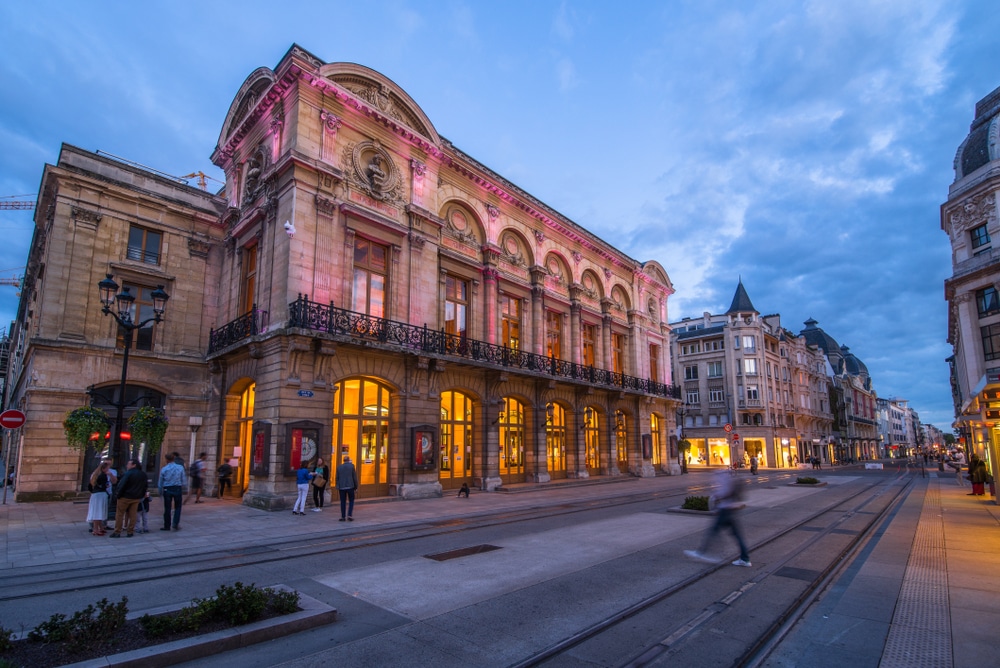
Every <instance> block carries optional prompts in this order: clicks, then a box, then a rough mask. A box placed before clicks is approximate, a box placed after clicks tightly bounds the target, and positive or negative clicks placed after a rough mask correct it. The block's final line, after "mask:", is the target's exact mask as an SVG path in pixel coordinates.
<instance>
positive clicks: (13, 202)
mask: <svg viewBox="0 0 1000 668" xmlns="http://www.w3.org/2000/svg"><path fill="white" fill-rule="evenodd" d="M22 197H32V198H33V197H34V195H7V196H5V197H0V210H3V211H17V210H27V209H34V208H35V200H34V199H20V198H22Z"/></svg>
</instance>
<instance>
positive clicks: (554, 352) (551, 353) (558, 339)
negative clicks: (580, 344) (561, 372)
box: [545, 311, 562, 359]
mask: <svg viewBox="0 0 1000 668" xmlns="http://www.w3.org/2000/svg"><path fill="white" fill-rule="evenodd" d="M545 355H546V357H550V358H551V357H555V358H556V359H562V313H556V312H555V311H549V312H547V313H546V314H545Z"/></svg>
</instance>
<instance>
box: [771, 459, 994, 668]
mask: <svg viewBox="0 0 1000 668" xmlns="http://www.w3.org/2000/svg"><path fill="white" fill-rule="evenodd" d="M928 476H929V477H928V478H927V479H926V480H921V479H920V478H917V485H918V486H917V488H916V489H915V490H914V491H913V493H911V494H910V496H909V498H908V499H907V501H906V502H905V503H904V504H903V506H902V507H901V508H900V509H899V510H898V511H897V512H896V513H895V516H894V517H893V518H892V519H891V521H889V522H886V523H884V525H883V527H882V529H881V530H880V531H879V534H878V535H877V536H876V537H875V538H874V539H873V540H872V541H871V542H870V543H869V544H868V546H867V547H866V548H865V549H864V550H862V553H861V555H860V556H859V558H858V559H857V560H856V561H855V562H854V563H853V564H852V566H851V567H850V568H848V570H847V571H846V572H845V573H844V574H842V575H841V577H839V578H838V580H837V581H836V582H835V583H833V584H832V585H831V587H830V588H829V590H828V591H827V592H826V593H825V594H824V596H823V599H822V600H821V601H819V602H818V603H816V604H815V605H814V606H813V607H812V608H811V609H810V610H809V612H808V613H807V615H806V616H805V617H804V618H803V619H802V620H801V621H800V622H799V623H798V624H797V625H796V626H795V628H793V629H792V631H791V632H790V633H789V634H788V636H786V637H785V639H784V640H783V641H782V642H781V644H780V646H779V647H778V648H777V650H776V651H775V652H773V653H772V654H771V655H770V657H769V658H768V660H767V661H766V662H765V663H764V664H763V665H765V666H797V665H810V666H813V667H814V668H823V667H825V666H831V667H832V666H838V667H839V666H844V665H852V666H855V668H862V667H863V666H878V667H879V668H911V667H912V666H934V667H950V666H957V667H959V668H964V667H966V666H968V667H970V668H971V667H973V666H975V667H977V668H978V667H981V666H995V665H1000V654H998V650H997V648H996V638H997V629H1000V558H998V555H1000V506H997V505H996V504H995V503H994V501H993V499H992V497H990V496H984V497H980V496H968V495H967V494H968V493H969V492H970V491H971V489H970V486H969V484H968V483H966V484H965V486H964V487H959V486H958V485H956V483H955V479H954V475H948V476H945V477H941V478H938V475H937V471H931V472H928Z"/></svg>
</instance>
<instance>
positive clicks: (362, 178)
mask: <svg viewBox="0 0 1000 668" xmlns="http://www.w3.org/2000/svg"><path fill="white" fill-rule="evenodd" d="M345 153H346V156H345V157H346V158H347V163H348V164H349V165H350V169H351V183H352V184H353V185H355V186H356V187H358V188H359V189H360V190H362V191H363V192H364V193H365V194H366V195H368V196H369V197H371V198H372V199H374V200H377V201H379V202H388V203H402V197H401V193H400V191H401V190H402V179H401V178H400V175H399V169H398V168H397V167H396V164H395V163H394V162H393V161H392V157H391V156H390V155H389V152H388V151H386V150H385V149H384V148H382V145H381V144H380V143H379V142H377V141H363V142H358V143H357V144H352V145H348V146H347V147H346V149H345Z"/></svg>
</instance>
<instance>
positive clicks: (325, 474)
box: [312, 457, 330, 513]
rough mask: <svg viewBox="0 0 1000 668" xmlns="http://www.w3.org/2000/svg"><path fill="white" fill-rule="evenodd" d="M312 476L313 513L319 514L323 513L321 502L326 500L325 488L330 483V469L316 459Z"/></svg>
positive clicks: (320, 459)
mask: <svg viewBox="0 0 1000 668" xmlns="http://www.w3.org/2000/svg"><path fill="white" fill-rule="evenodd" d="M313 474H314V475H313V479H312V493H313V512H314V513H319V512H322V511H323V502H324V501H325V500H326V487H327V484H328V483H329V482H330V467H329V466H327V465H326V464H325V463H324V462H323V458H322V457H319V458H317V459H316V466H314V467H313Z"/></svg>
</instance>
